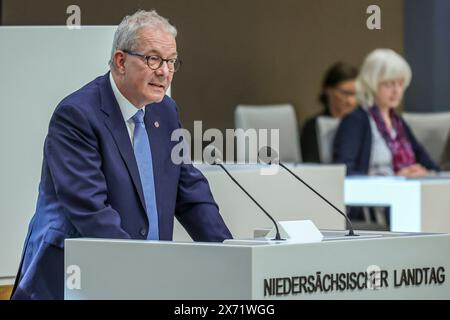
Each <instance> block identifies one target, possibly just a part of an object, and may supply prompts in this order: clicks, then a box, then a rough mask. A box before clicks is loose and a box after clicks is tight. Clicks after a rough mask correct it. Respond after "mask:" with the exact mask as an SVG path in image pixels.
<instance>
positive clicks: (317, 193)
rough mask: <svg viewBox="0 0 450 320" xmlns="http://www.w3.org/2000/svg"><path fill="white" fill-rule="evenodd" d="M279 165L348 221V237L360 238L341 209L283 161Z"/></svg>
mask: <svg viewBox="0 0 450 320" xmlns="http://www.w3.org/2000/svg"><path fill="white" fill-rule="evenodd" d="M277 163H278V164H279V165H280V166H281V167H282V168H283V169H285V170H286V171H287V172H289V173H290V174H291V175H293V176H294V177H295V178H296V179H297V180H299V181H300V182H301V183H303V184H304V185H305V186H307V187H308V188H309V189H310V190H311V191H312V192H314V193H315V194H316V195H318V196H319V197H320V198H321V199H322V200H323V201H325V202H326V203H327V204H328V205H330V206H331V207H332V208H333V209H334V210H336V211H337V212H339V213H340V214H341V215H342V216H343V217H344V218H345V220H346V221H347V223H348V225H349V231H348V234H347V235H346V236H350V237H356V236H359V235H358V234H355V231H354V229H353V225H352V222H351V221H350V219H349V218H348V217H347V215H346V214H345V213H343V212H342V211H341V210H339V208H337V207H336V206H335V205H334V204H332V203H331V202H330V201H328V200H327V199H326V198H325V197H324V196H322V195H321V194H320V193H319V192H317V191H316V190H314V188H313V187H311V186H310V185H309V184H307V183H306V182H305V181H303V179H302V178H300V177H299V176H298V175H296V174H295V173H294V172H292V171H291V170H290V169H289V168H288V167H286V166H285V165H284V164H283V163H282V162H281V161H277Z"/></svg>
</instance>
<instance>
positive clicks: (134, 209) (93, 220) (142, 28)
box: [13, 10, 231, 299]
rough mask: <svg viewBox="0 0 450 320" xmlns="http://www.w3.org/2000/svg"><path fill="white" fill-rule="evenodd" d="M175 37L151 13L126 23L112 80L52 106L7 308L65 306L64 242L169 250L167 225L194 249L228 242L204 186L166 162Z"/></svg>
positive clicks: (172, 124)
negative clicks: (17, 302) (12, 304)
mask: <svg viewBox="0 0 450 320" xmlns="http://www.w3.org/2000/svg"><path fill="white" fill-rule="evenodd" d="M176 33H177V31H176V29H175V27H173V26H172V25H170V24H169V22H168V21H167V20H166V19H165V18H163V17H161V16H159V15H158V14H157V13H156V12H155V11H151V12H147V11H142V10H140V11H138V12H136V13H134V14H133V15H131V16H127V17H125V18H124V19H123V20H122V22H121V23H120V25H119V26H118V28H117V31H116V33H115V35H114V41H113V47H112V52H111V60H110V62H109V64H110V72H108V73H107V74H105V75H103V76H100V77H98V78H96V79H95V80H93V81H92V82H90V83H88V84H87V85H85V86H84V87H83V88H81V89H79V90H78V91H76V92H74V93H72V94H71V95H69V96H68V97H66V98H65V99H63V100H62V101H61V102H60V103H59V105H58V106H57V108H56V110H55V112H54V114H53V116H52V118H51V121H50V125H49V129H48V134H47V138H46V140H45V145H44V160H43V169H42V176H41V182H40V186H39V196H38V201H37V206H36V212H35V214H34V216H33V218H32V220H31V222H30V226H29V231H28V235H27V237H26V240H25V245H24V253H23V256H22V260H21V265H20V268H19V273H18V275H17V278H16V284H15V288H14V292H13V299H62V298H63V292H64V270H63V269H64V240H65V239H67V238H76V237H95V238H118V239H140V240H143V239H151V240H171V239H172V235H173V222H174V217H177V219H178V220H179V221H180V222H181V224H182V225H183V226H184V227H185V229H186V230H187V231H188V233H189V234H190V236H191V237H192V238H193V239H194V240H196V241H223V240H224V239H227V238H231V234H230V232H229V230H228V228H227V227H226V225H225V223H224V221H223V220H222V218H221V216H220V214H219V210H218V207H217V204H216V203H215V201H214V199H213V197H212V194H211V192H210V189H209V186H208V183H207V181H206V179H205V178H204V176H203V175H202V174H201V173H200V172H199V171H198V170H197V169H195V168H194V167H193V166H192V165H191V164H187V163H182V164H175V163H174V162H173V161H171V150H172V148H173V146H174V145H175V144H176V143H177V142H176V141H171V139H170V137H171V133H172V132H173V130H176V129H178V128H179V127H180V122H179V117H178V113H177V106H176V104H175V102H174V101H173V100H172V99H171V98H169V97H168V96H166V95H165V93H166V90H167V89H168V88H169V86H170V84H171V82H172V78H173V75H174V73H175V72H176V71H177V70H178V68H179V67H180V64H181V62H180V60H179V58H178V53H177V46H176V41H175V37H176ZM93 259H95V257H93Z"/></svg>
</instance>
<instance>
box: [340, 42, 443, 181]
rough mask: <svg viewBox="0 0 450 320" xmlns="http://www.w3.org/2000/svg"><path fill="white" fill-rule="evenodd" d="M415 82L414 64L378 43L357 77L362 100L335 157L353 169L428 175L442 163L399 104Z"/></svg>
mask: <svg viewBox="0 0 450 320" xmlns="http://www.w3.org/2000/svg"><path fill="white" fill-rule="evenodd" d="M410 82H411V68H410V66H409V65H408V63H407V62H406V61H405V59H403V58H402V57H401V56H400V55H399V54H397V53H396V52H394V51H393V50H390V49H376V50H374V51H373V52H371V53H370V54H369V55H368V56H367V57H366V59H365V61H364V63H363V65H362V67H361V70H360V74H359V76H358V78H357V82H356V85H357V98H358V102H359V104H360V107H358V108H357V109H356V110H355V111H353V112H352V113H350V114H348V115H347V116H346V117H345V118H344V119H343V120H342V122H341V124H340V125H339V128H338V130H337V133H336V136H335V140H334V146H333V160H334V162H335V163H344V164H346V166H347V174H348V175H401V176H410V177H411V176H424V175H428V174H429V173H430V172H431V171H438V170H439V167H438V166H437V165H436V164H435V163H434V162H433V161H432V160H431V159H430V157H429V155H428V154H427V152H426V151H425V149H424V148H423V147H422V146H421V145H420V144H419V143H418V142H417V140H416V138H415V137H414V135H413V133H412V132H411V130H410V128H409V127H408V125H407V124H406V123H405V121H404V120H403V119H402V118H401V117H400V115H398V113H397V112H396V111H395V109H396V108H397V107H398V106H399V104H400V102H401V101H402V98H403V93H404V91H405V90H406V88H407V87H408V85H409V83H410Z"/></svg>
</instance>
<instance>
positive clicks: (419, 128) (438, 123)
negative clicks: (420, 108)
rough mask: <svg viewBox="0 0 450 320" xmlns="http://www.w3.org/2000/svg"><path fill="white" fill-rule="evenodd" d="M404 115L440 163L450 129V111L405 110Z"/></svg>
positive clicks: (419, 139)
mask: <svg viewBox="0 0 450 320" xmlns="http://www.w3.org/2000/svg"><path fill="white" fill-rule="evenodd" d="M402 117H403V119H404V120H405V121H406V123H407V124H408V125H409V126H410V127H411V130H412V132H413V133H414V135H415V136H416V139H417V140H418V141H419V142H420V143H421V144H422V145H423V146H424V148H425V149H426V150H427V151H428V154H429V155H430V157H431V158H432V159H433V160H434V161H435V162H436V163H437V164H439V162H440V161H441V157H442V153H443V151H444V147H445V143H446V141H447V136H448V133H449V131H450V112H437V113H412V112H404V113H403V114H402Z"/></svg>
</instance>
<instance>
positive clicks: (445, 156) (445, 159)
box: [441, 132, 450, 171]
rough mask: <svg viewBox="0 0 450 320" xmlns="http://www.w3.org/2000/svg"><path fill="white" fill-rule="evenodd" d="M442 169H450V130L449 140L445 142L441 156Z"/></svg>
mask: <svg viewBox="0 0 450 320" xmlns="http://www.w3.org/2000/svg"><path fill="white" fill-rule="evenodd" d="M441 169H442V170H444V171H450V132H449V134H448V135H447V141H446V142H445V147H444V151H443V153H442V157H441Z"/></svg>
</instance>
